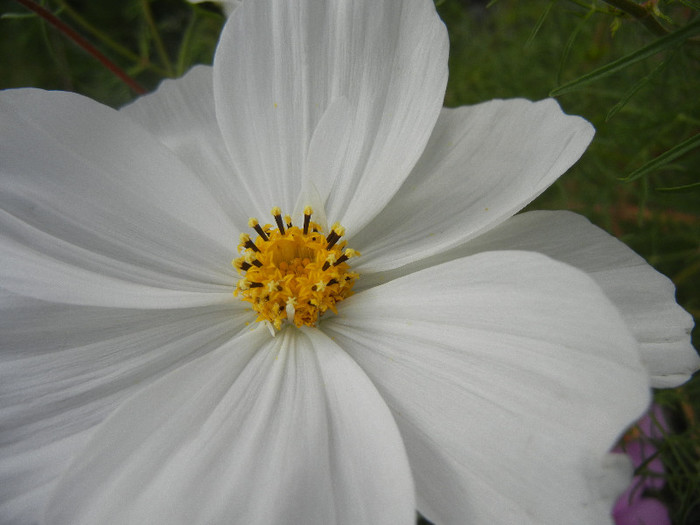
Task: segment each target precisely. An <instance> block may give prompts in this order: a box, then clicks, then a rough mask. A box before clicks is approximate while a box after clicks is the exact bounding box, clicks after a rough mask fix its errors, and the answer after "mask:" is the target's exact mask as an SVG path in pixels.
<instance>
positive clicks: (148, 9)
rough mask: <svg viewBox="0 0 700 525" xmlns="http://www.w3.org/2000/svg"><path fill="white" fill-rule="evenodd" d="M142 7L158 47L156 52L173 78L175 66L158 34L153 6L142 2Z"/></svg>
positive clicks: (143, 0) (146, 0) (142, 0)
mask: <svg viewBox="0 0 700 525" xmlns="http://www.w3.org/2000/svg"><path fill="white" fill-rule="evenodd" d="M141 6H142V8H143V14H144V16H145V18H146V23H147V24H148V29H149V30H150V32H151V36H152V38H153V43H154V44H155V45H156V52H157V53H158V56H159V57H160V60H161V62H162V63H163V65H164V66H165V69H166V70H167V71H168V76H169V77H172V76H174V75H173V65H172V64H171V63H170V58H169V57H168V52H167V51H166V50H165V46H164V45H163V40H162V39H161V38H160V33H159V32H158V28H157V27H156V23H155V21H154V20H153V14H152V13H151V6H150V5H149V3H148V0H141Z"/></svg>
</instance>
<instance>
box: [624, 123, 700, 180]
mask: <svg viewBox="0 0 700 525" xmlns="http://www.w3.org/2000/svg"><path fill="white" fill-rule="evenodd" d="M697 147H700V133H698V134H696V135H693V136H692V137H688V138H687V139H685V140H684V141H683V142H681V143H680V144H677V145H675V146H674V147H672V148H671V149H670V150H668V151H665V152H663V153H662V154H661V155H659V156H658V157H656V158H654V159H652V160H650V161H649V162H647V163H646V164H644V165H643V166H640V167H639V168H637V169H636V170H634V171H633V172H632V173H630V174H629V175H627V176H626V177H623V178H621V179H620V180H623V181H625V182H632V181H633V180H637V179H638V178H640V177H643V176H644V175H646V174H647V173H650V172H652V171H656V170H658V169H659V168H661V167H662V166H665V165H666V164H668V163H669V162H671V161H673V160H675V159H677V158H678V157H680V156H681V155H684V154H685V153H687V152H689V151H692V150H693V149H695V148H697Z"/></svg>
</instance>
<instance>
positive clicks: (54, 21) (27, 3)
mask: <svg viewBox="0 0 700 525" xmlns="http://www.w3.org/2000/svg"><path fill="white" fill-rule="evenodd" d="M15 2H17V3H18V4H20V5H23V6H24V7H26V8H27V9H29V10H30V11H34V12H35V13H36V14H37V15H39V16H40V17H41V18H43V19H44V20H46V21H47V22H48V23H49V24H51V25H52V26H54V27H55V28H56V29H58V30H59V31H60V32H61V33H63V34H64V35H66V36H67V37H68V38H70V39H71V40H72V41H73V42H75V43H76V44H77V45H78V46H79V47H81V48H83V49H84V50H85V51H86V52H87V53H88V54H90V55H92V56H93V57H94V58H96V59H97V60H98V61H99V62H100V63H101V64H102V65H103V66H105V67H106V68H107V69H108V70H109V71H111V72H112V73H114V75H116V76H117V77H119V79H121V81H122V82H124V83H125V84H126V85H127V86H129V87H130V88H131V89H132V90H133V91H134V92H136V93H137V94H139V95H144V94H146V93H147V91H146V90H145V89H144V88H143V87H141V86H140V85H139V84H138V83H137V82H136V81H135V80H134V79H133V78H131V77H130V76H129V75H127V74H126V72H124V71H123V70H122V69H121V68H120V67H119V66H117V65H116V64H115V63H114V62H112V61H111V60H110V59H109V58H107V57H106V56H105V55H103V54H102V52H100V50H98V49H97V48H96V47H95V46H93V45H92V44H91V43H90V42H88V41H87V40H85V39H84V38H83V37H82V36H80V35H79V34H78V33H77V32H76V31H75V30H74V29H72V28H71V27H70V26H68V25H67V24H66V23H65V22H63V21H62V20H61V19H59V18H58V17H57V16H56V15H54V14H53V13H52V12H51V11H49V10H48V9H46V8H44V7H42V6H40V5H39V4H37V3H36V2H34V1H33V0H15Z"/></svg>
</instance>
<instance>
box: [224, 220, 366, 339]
mask: <svg viewBox="0 0 700 525" xmlns="http://www.w3.org/2000/svg"><path fill="white" fill-rule="evenodd" d="M271 213H272V216H273V217H274V219H275V223H276V225H277V227H274V226H273V225H271V224H266V225H265V226H261V225H260V224H259V223H258V221H257V219H250V220H249V221H248V225H249V226H250V227H251V228H253V229H254V230H255V232H256V233H257V234H258V236H257V238H256V239H255V241H253V240H252V239H251V238H250V236H249V235H248V234H246V233H242V234H241V243H240V244H239V245H238V252H239V253H241V255H242V256H241V257H239V258H237V259H234V261H233V265H234V266H235V267H236V269H237V270H238V272H239V273H241V274H245V275H243V276H242V277H241V279H240V280H239V281H238V284H237V285H236V289H235V291H234V292H233V293H234V295H236V296H237V297H240V298H241V299H242V300H243V301H247V302H249V303H250V304H251V305H252V306H253V310H255V311H256V312H257V314H258V317H257V319H256V321H269V322H270V323H272V325H273V326H274V327H275V328H276V329H277V330H279V329H280V328H281V327H282V322H283V321H284V320H285V319H286V320H287V321H288V322H290V323H294V325H295V326H297V327H299V326H302V325H307V326H315V325H316V321H317V320H318V318H319V317H320V316H321V315H323V314H324V313H325V312H326V310H329V309H330V310H331V311H332V312H333V313H337V310H336V307H335V305H336V303H338V302H340V301H342V300H343V299H345V298H346V297H349V296H350V295H352V286H353V284H354V282H355V279H357V277H358V275H357V274H356V273H352V272H350V271H349V270H350V266H349V265H348V264H347V262H346V261H347V260H348V259H349V258H350V257H356V256H358V255H360V254H359V253H358V252H356V251H355V250H352V249H350V248H347V249H346V248H345V245H346V244H347V243H346V241H341V240H340V239H341V237H342V236H343V235H344V234H345V228H343V227H342V226H341V225H340V224H338V223H336V224H334V225H333V226H332V227H331V231H330V232H329V233H328V235H324V233H323V231H322V228H321V226H319V225H318V224H317V223H315V222H312V221H311V214H312V213H313V211H312V209H311V206H307V207H306V208H304V225H303V227H301V228H299V227H298V226H294V225H292V219H291V217H289V216H288V215H287V216H285V217H284V220H283V219H282V212H281V210H280V209H279V208H277V207H275V208H272V212H271Z"/></svg>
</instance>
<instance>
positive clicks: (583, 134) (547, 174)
mask: <svg viewBox="0 0 700 525" xmlns="http://www.w3.org/2000/svg"><path fill="white" fill-rule="evenodd" d="M593 132H594V130H593V127H592V126H591V125H590V124H589V123H588V122H586V121H585V120H583V119H582V118H580V117H575V116H570V115H566V114H564V113H563V112H562V111H561V108H560V107H559V105H558V104H557V103H556V101H554V100H552V99H548V100H543V101H540V102H535V103H533V102H530V101H527V100H522V99H516V100H492V101H490V102H485V103H483V104H478V105H476V106H469V107H461V108H456V109H444V110H443V112H442V114H441V115H440V118H439V119H438V123H437V125H436V127H435V130H434V131H433V134H432V136H431V137H430V142H429V143H428V145H427V147H426V149H425V152H424V153H423V156H422V157H421V159H420V161H419V162H418V164H416V166H415V168H414V169H413V172H412V173H411V175H410V177H409V178H408V179H407V180H406V182H405V183H404V185H403V186H402V187H401V189H400V190H399V192H398V193H397V194H396V196H395V197H394V199H392V200H391V202H390V203H389V204H388V205H387V207H386V208H385V209H384V210H383V211H382V213H380V214H379V215H378V216H377V217H376V218H375V220H374V221H373V222H372V223H371V224H369V225H368V226H367V228H365V229H364V230H363V231H362V232H360V234H359V235H358V236H357V237H356V238H353V239H351V241H350V242H351V245H352V246H353V248H357V249H358V250H360V252H362V258H361V259H360V260H359V264H358V265H357V269H358V271H360V272H362V271H365V272H367V271H378V270H387V269H390V268H397V267H399V266H402V265H405V264H409V263H411V262H413V261H416V260H418V259H422V258H425V257H429V256H430V255H433V254H435V253H439V252H443V251H445V250H447V249H449V248H453V247H454V246H457V245H459V244H461V243H463V242H465V241H467V240H469V239H472V238H474V237H476V236H477V235H479V234H480V233H482V232H484V231H486V230H488V229H489V228H492V227H494V226H495V225H497V224H499V223H500V222H502V221H504V220H505V219H507V218H508V217H510V216H511V215H513V214H514V213H515V212H517V211H518V210H520V209H521V208H523V207H524V206H525V205H526V204H528V203H529V202H530V201H532V199H534V198H535V197H537V196H538V195H539V194H540V193H542V191H544V190H545V189H546V188H547V187H548V186H549V185H550V184H552V182H554V181H555V180H556V179H557V178H558V177H559V176H560V175H561V174H562V173H564V172H565V171H566V170H567V169H569V167H570V166H571V165H572V164H573V163H574V162H576V160H578V158H579V157H580V156H581V154H582V153H583V152H584V150H585V149H586V147H587V146H588V144H589V143H590V141H591V138H592V137H593Z"/></svg>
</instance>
